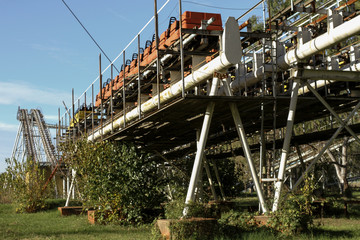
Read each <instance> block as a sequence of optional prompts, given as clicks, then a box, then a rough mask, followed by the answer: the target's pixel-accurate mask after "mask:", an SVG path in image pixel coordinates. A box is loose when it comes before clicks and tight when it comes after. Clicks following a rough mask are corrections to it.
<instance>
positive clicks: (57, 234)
mask: <svg viewBox="0 0 360 240" xmlns="http://www.w3.org/2000/svg"><path fill="white" fill-rule="evenodd" d="M151 227H152V226H150V225H147V226H141V227H125V226H114V225H111V226H103V225H90V224H89V223H88V222H87V217H86V216H84V215H82V216H68V217H61V216H60V214H59V212H58V211H57V210H56V209H54V210H49V211H45V212H40V213H35V214H16V213H15V209H14V208H13V206H12V205H9V204H0V239H86V240H91V239H150V238H151ZM218 239H223V238H218ZM236 239H249V240H250V239H261V240H275V239H279V236H275V235H273V234H272V233H270V232H267V231H257V232H249V233H243V234H242V235H241V237H240V238H236ZM284 239H289V238H284ZM293 239H301V240H305V239H321V240H325V239H360V219H359V218H350V219H346V218H324V219H316V220H315V228H314V230H313V231H312V233H308V234H301V235H298V236H296V237H294V238H293Z"/></svg>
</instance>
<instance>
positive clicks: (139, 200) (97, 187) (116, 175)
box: [62, 139, 164, 223]
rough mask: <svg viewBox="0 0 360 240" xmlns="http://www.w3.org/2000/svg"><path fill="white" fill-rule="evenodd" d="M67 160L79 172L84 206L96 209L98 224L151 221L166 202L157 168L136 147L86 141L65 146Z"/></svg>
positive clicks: (162, 182) (151, 160) (78, 176)
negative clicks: (156, 211) (154, 210)
mask: <svg viewBox="0 0 360 240" xmlns="http://www.w3.org/2000/svg"><path fill="white" fill-rule="evenodd" d="M62 151H63V152H64V156H63V158H64V161H65V162H66V163H67V164H68V166H69V167H71V168H73V169H75V170H76V172H77V180H78V184H79V189H80V192H81V193H82V198H83V201H84V205H85V206H88V207H91V208H95V209H96V210H97V213H96V214H97V218H98V219H99V222H103V223H105V222H114V223H125V222H127V223H143V222H151V221H152V219H153V218H154V216H152V215H153V214H152V213H153V212H152V211H153V209H154V208H156V207H158V206H160V203H161V202H163V201H164V194H163V192H162V189H163V184H164V181H163V179H161V178H159V174H158V172H159V169H158V166H159V165H160V163H158V162H156V161H155V159H154V158H150V156H149V155H147V154H146V153H144V152H141V151H139V150H138V149H136V148H135V146H133V145H131V144H125V143H117V142H101V143H100V142H97V143H91V142H87V141H86V140H85V139H83V140H79V141H77V142H75V143H68V144H67V145H64V146H63V147H62Z"/></svg>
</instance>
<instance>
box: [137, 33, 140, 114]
mask: <svg viewBox="0 0 360 240" xmlns="http://www.w3.org/2000/svg"><path fill="white" fill-rule="evenodd" d="M140 61H141V59H140V34H138V61H137V62H138V64H137V65H138V112H139V119H141V78H140V74H141V72H140V64H141V62H140Z"/></svg>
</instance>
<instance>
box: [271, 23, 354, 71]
mask: <svg viewBox="0 0 360 240" xmlns="http://www.w3.org/2000/svg"><path fill="white" fill-rule="evenodd" d="M358 32H360V16H357V17H355V18H353V19H351V20H350V21H347V22H345V23H343V24H340V25H339V26H337V27H335V28H329V29H328V31H327V32H326V33H324V34H322V35H320V36H318V37H316V38H314V39H312V40H310V41H308V42H306V43H304V44H298V46H297V47H296V48H295V49H292V50H290V51H288V52H287V53H286V54H285V55H283V56H281V57H280V58H279V59H278V61H277V63H278V65H279V67H280V68H282V69H288V68H289V66H291V65H292V64H294V63H296V62H298V61H300V60H303V59H306V58H308V57H310V56H312V55H314V54H315V53H317V52H320V51H322V50H324V49H326V48H328V47H329V46H331V45H333V44H335V43H338V42H341V41H343V40H344V39H346V38H349V37H351V36H353V35H355V34H357V33H358Z"/></svg>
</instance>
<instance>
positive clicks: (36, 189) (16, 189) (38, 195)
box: [6, 159, 50, 213]
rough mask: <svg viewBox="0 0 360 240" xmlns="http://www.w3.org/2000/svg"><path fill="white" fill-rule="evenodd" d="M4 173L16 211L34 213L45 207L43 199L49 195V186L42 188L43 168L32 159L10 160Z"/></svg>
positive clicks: (43, 181)
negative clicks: (22, 160) (10, 162)
mask: <svg viewBox="0 0 360 240" xmlns="http://www.w3.org/2000/svg"><path fill="white" fill-rule="evenodd" d="M7 161H8V168H7V173H6V176H7V178H6V184H7V187H8V188H10V189H11V190H8V191H9V192H8V193H9V194H11V197H12V200H13V201H14V202H15V204H16V212H18V213H22V212H27V213H34V212H37V211H40V210H43V209H45V208H46V204H45V199H47V198H48V197H49V196H50V192H49V188H47V189H45V190H44V189H43V186H44V183H45V170H44V169H43V168H40V166H39V165H38V164H37V163H34V161H33V160H32V159H27V160H26V161H25V162H20V161H17V160H16V159H13V160H12V164H9V161H10V160H9V159H7Z"/></svg>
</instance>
